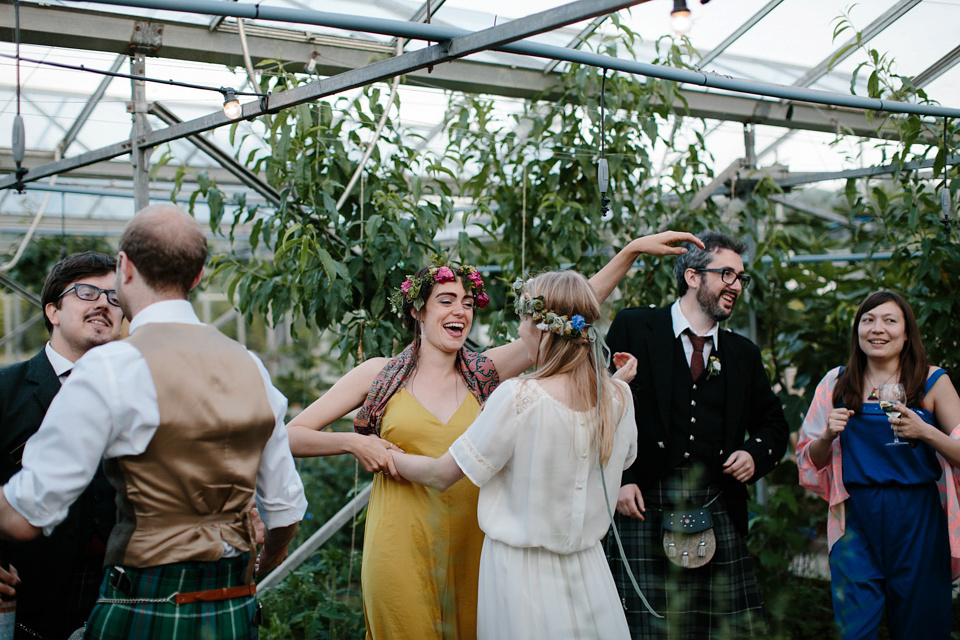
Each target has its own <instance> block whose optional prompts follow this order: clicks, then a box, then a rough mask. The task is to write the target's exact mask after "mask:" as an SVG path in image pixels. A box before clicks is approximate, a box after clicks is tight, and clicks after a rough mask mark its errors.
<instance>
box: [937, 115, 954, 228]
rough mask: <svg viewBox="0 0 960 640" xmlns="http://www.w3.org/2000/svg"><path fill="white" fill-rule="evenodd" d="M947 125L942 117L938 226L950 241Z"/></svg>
mask: <svg viewBox="0 0 960 640" xmlns="http://www.w3.org/2000/svg"><path fill="white" fill-rule="evenodd" d="M948 125H949V120H948V119H947V117H946V116H944V117H943V150H942V151H943V188H942V189H941V190H940V206H941V210H942V215H943V217H941V218H940V224H942V225H943V233H944V235H946V236H947V239H948V240H949V239H950V225H952V224H953V222H954V221H953V220H952V219H951V218H950V213H951V210H952V208H953V207H952V205H951V203H950V180H949V178H950V167H949V165H948V163H947V158H949V155H948V154H947V150H948V149H947V128H948Z"/></svg>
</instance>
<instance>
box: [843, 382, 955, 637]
mask: <svg viewBox="0 0 960 640" xmlns="http://www.w3.org/2000/svg"><path fill="white" fill-rule="evenodd" d="M943 373H944V372H943V370H938V371H937V372H936V373H934V374H933V375H932V376H930V378H929V379H928V380H927V385H926V389H925V390H924V393H926V392H928V391H930V389H931V388H932V387H933V384H934V382H936V381H937V379H938V378H939V377H940V376H941V375H943ZM911 408H912V407H911ZM914 411H916V412H917V414H918V415H920V417H921V418H923V420H924V421H926V422H927V423H929V424H934V417H933V415H932V414H931V413H930V412H929V411H927V410H926V409H918V408H914ZM892 441H893V431H892V430H891V428H890V423H889V422H888V420H887V416H886V414H884V413H883V412H882V411H881V410H880V406H879V405H878V404H877V403H875V402H864V403H863V409H862V410H861V412H860V413H857V414H855V415H853V416H852V417H851V418H850V420H849V422H848V423H847V427H846V429H845V430H844V431H843V432H842V433H841V434H840V446H841V448H842V451H843V460H842V462H843V483H844V485H845V486H846V489H847V492H848V493H849V494H850V498H849V499H848V500H846V501H845V503H844V504H845V509H846V530H845V532H844V534H843V537H841V538H840V540H838V541H837V543H836V544H835V545H834V546H833V549H832V550H831V551H830V572H831V576H832V580H831V582H832V591H833V610H834V615H835V617H836V621H837V628H838V631H839V632H840V636H841V637H842V638H843V639H844V640H854V639H856V640H859V639H861V638H870V639H872V638H876V637H877V634H878V630H879V625H880V619H881V618H882V617H883V611H884V608H886V611H887V624H888V627H889V629H890V637H891V638H892V639H893V640H906V639H908V638H916V639H918V640H920V639H923V640H937V639H942V640H949V638H950V623H951V620H950V617H951V600H950V598H951V591H950V590H951V579H950V543H949V540H948V538H947V520H946V514H945V513H944V511H943V508H942V507H941V506H940V495H939V491H938V489H937V486H936V482H937V480H938V479H939V478H940V475H941V467H940V464H939V462H938V460H937V457H936V453H935V452H934V450H933V449H932V448H931V447H930V446H928V445H926V444H924V443H922V442H921V443H919V444H918V445H917V446H916V447H913V446H887V443H888V442H892Z"/></svg>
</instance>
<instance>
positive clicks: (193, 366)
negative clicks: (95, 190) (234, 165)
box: [0, 205, 306, 640]
mask: <svg viewBox="0 0 960 640" xmlns="http://www.w3.org/2000/svg"><path fill="white" fill-rule="evenodd" d="M206 255H207V245H206V239H205V237H204V234H203V231H202V229H201V227H200V225H199V224H197V222H196V221H195V220H193V218H191V217H190V216H189V215H187V214H186V213H185V212H184V211H182V210H180V209H179V208H177V207H175V206H172V205H155V206H151V207H147V208H145V209H143V210H141V211H140V212H139V213H137V215H136V216H134V218H133V220H132V221H131V222H130V224H129V225H128V226H127V228H126V230H125V231H124V233H123V236H122V238H121V240H120V254H119V256H118V260H117V280H116V289H117V295H118V297H119V301H120V305H121V308H122V309H123V312H124V314H125V315H126V316H127V317H128V318H130V337H129V338H128V339H126V340H123V341H120V342H114V343H111V344H109V345H104V346H103V347H100V348H98V349H96V350H94V351H91V352H90V354H88V355H87V356H86V357H84V358H83V359H82V360H81V361H80V362H79V363H78V365H77V367H76V369H75V371H74V373H73V374H72V375H71V376H70V378H69V379H68V380H67V382H66V384H64V386H63V389H62V390H61V391H60V393H59V395H58V396H57V397H56V398H55V399H54V401H53V403H52V404H51V406H50V409H49V410H48V412H47V417H46V418H45V419H44V422H43V425H42V426H41V427H40V430H39V431H38V432H37V434H36V435H35V436H34V437H33V438H32V439H31V440H30V442H29V443H28V444H27V447H26V450H25V453H24V458H23V470H22V471H21V472H20V473H18V474H17V475H15V476H14V477H13V478H12V479H11V480H10V481H9V482H8V483H7V484H6V485H5V486H4V487H3V493H2V495H0V532H2V533H3V534H5V535H8V536H11V537H14V538H17V539H27V538H30V537H33V536H36V535H37V534H39V533H40V531H41V530H48V529H49V528H51V527H53V526H55V525H56V524H57V522H59V521H60V520H61V519H62V518H63V516H64V514H65V513H66V510H67V507H68V506H69V504H70V503H71V502H72V501H73V500H74V499H75V498H76V497H77V495H79V493H80V492H81V491H82V490H83V487H84V486H85V485H86V483H87V482H89V479H90V478H91V477H92V475H93V472H94V470H95V469H96V466H97V464H98V463H99V461H100V459H101V458H103V459H104V466H105V469H106V471H107V476H108V478H109V479H110V482H111V483H112V484H113V486H114V487H115V488H116V490H117V494H118V499H117V504H118V510H119V514H118V522H117V525H116V526H115V527H114V529H113V532H112V533H111V535H110V539H109V540H108V543H107V550H106V561H107V567H108V568H107V572H106V575H105V577H104V581H103V584H102V586H101V591H100V598H99V600H98V602H97V604H96V606H95V607H94V609H93V613H92V614H91V616H90V620H89V623H88V626H87V631H86V636H85V637H87V638H100V639H113V638H117V639H120V638H132V637H145V638H146V637H149V638H176V639H177V640H190V639H192V638H255V637H257V630H256V625H255V619H256V617H257V615H258V609H257V606H258V605H257V602H256V597H255V595H254V593H255V586H254V585H253V582H252V578H253V573H254V559H253V556H254V554H255V545H254V532H253V523H252V521H251V507H252V505H253V503H254V500H256V503H257V506H258V507H259V512H260V516H261V517H262V519H263V521H264V524H265V525H266V529H267V532H266V538H265V542H264V547H263V549H262V550H261V552H260V555H259V557H258V558H257V565H258V566H257V569H258V570H259V572H261V573H264V572H266V571H269V570H270V569H272V568H273V567H274V566H276V565H277V564H279V562H280V561H281V560H282V559H283V557H284V556H285V555H286V549H287V545H288V543H289V541H290V539H291V538H292V536H293V534H294V532H295V531H296V527H297V523H298V522H299V520H300V519H301V518H302V516H303V514H304V511H305V509H306V500H305V498H304V496H303V486H302V484H301V482H300V478H299V476H298V475H297V473H296V470H295V468H294V465H293V458H292V456H291V455H290V447H289V444H288V442H287V436H286V430H285V429H284V424H283V420H284V414H285V411H286V399H285V398H284V397H283V396H282V395H281V394H280V392H279V391H277V390H276V388H275V387H273V385H272V384H271V383H270V378H269V375H268V374H267V372H266V370H265V369H264V367H263V364H262V363H261V362H260V361H259V359H257V358H256V357H255V356H253V355H252V354H251V353H250V352H248V351H247V350H246V349H245V348H244V347H242V346H241V345H239V344H237V343H236V342H234V341H232V340H229V339H228V338H226V337H224V336H223V335H222V334H220V333H219V332H218V331H216V330H215V329H213V328H212V327H208V326H206V325H203V324H202V323H200V321H199V320H198V319H197V316H196V315H195V313H194V312H193V308H192V307H191V305H190V303H189V302H188V300H187V296H188V294H189V291H190V290H191V289H192V288H193V287H194V286H196V284H197V283H198V282H199V281H200V277H201V275H202V272H203V265H204V262H205V260H206Z"/></svg>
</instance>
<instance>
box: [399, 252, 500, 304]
mask: <svg viewBox="0 0 960 640" xmlns="http://www.w3.org/2000/svg"><path fill="white" fill-rule="evenodd" d="M458 279H459V280H460V281H461V282H462V283H463V284H464V286H465V287H469V288H470V291H471V292H472V293H473V301H474V304H476V305H477V308H479V309H483V308H484V307H485V306H487V305H488V304H489V303H490V297H489V296H488V295H487V294H486V292H485V291H484V288H483V277H482V276H481V275H480V272H479V271H477V269H476V267H473V266H471V265H469V264H461V265H447V264H445V263H444V262H443V260H442V259H440V258H439V257H438V256H434V257H433V260H432V264H431V265H430V267H429V269H428V271H427V272H426V273H424V274H423V275H422V276H420V277H419V278H418V277H416V276H415V275H408V276H407V277H406V279H405V280H404V281H403V282H401V283H400V288H399V289H397V290H395V291H394V292H393V293H392V294H391V295H390V305H391V306H392V307H393V309H394V311H397V312H401V311H402V310H403V305H404V304H407V303H409V304H412V305H413V307H414V308H415V309H417V310H418V311H419V310H420V309H422V308H423V305H424V304H426V300H425V299H424V298H423V297H422V296H421V295H420V293H421V292H422V291H427V290H428V289H429V288H430V284H431V283H434V284H443V283H444V282H456V281H457V280H458Z"/></svg>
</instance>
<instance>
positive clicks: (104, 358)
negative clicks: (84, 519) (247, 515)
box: [3, 300, 307, 535]
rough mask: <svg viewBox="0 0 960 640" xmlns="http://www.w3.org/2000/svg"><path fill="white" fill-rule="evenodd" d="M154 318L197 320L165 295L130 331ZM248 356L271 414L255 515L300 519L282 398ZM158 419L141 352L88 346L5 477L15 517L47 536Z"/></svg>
mask: <svg viewBox="0 0 960 640" xmlns="http://www.w3.org/2000/svg"><path fill="white" fill-rule="evenodd" d="M154 322H176V323H183V324H201V322H200V320H199V319H198V318H197V316H196V314H195V313H194V311H193V307H191V306H190V303H189V302H187V301H186V300H168V301H163V302H157V303H155V304H152V305H150V306H149V307H147V308H145V309H143V310H142V311H141V312H140V313H138V314H137V315H136V317H135V318H134V319H133V321H132V322H131V323H130V333H133V332H134V331H136V330H137V328H139V327H141V326H143V325H145V324H148V323H154ZM250 357H251V358H253V360H254V362H256V364H257V368H258V369H259V370H260V374H261V376H262V377H263V384H264V387H265V388H266V392H267V399H268V400H269V402H270V407H271V408H272V409H273V413H274V416H275V417H276V427H275V428H274V431H273V434H272V435H271V436H270V438H269V439H268V440H267V444H266V446H265V447H264V450H263V455H262V457H261V459H260V468H259V471H258V472H257V489H256V499H257V506H258V508H259V511H260V517H261V518H262V519H263V522H264V524H265V525H266V527H267V528H268V529H274V528H277V527H283V526H286V525H289V524H293V523H294V522H298V521H299V520H300V519H301V518H302V517H303V514H304V512H305V511H306V508H307V500H306V497H305V496H304V494H303V484H302V482H301V481H300V476H299V475H298V474H297V470H296V467H295V466H294V463H293V456H292V455H291V454H290V443H289V441H288V440H287V430H286V429H285V428H284V418H285V414H286V410H287V399H286V398H285V397H284V396H283V394H281V393H280V392H279V391H278V390H277V389H276V387H274V386H273V384H272V383H271V382H270V375H269V374H268V373H267V370H266V369H265V368H264V366H263V363H262V362H260V359H259V358H257V357H256V356H255V355H254V354H253V353H250ZM159 424H160V410H159V408H158V406H157V390H156V387H155V386H154V384H153V378H152V377H151V375H150V369H149V368H148V366H147V362H146V360H144V358H143V356H142V355H140V352H139V351H137V349H136V348H135V347H134V346H133V345H131V344H129V343H127V342H122V341H119V342H110V343H108V344H104V345H101V346H99V347H97V348H96V349H91V350H90V351H88V352H87V353H86V354H84V356H83V357H82V358H80V359H79V360H77V362H76V364H75V365H74V367H73V373H72V374H71V375H70V377H68V378H67V379H66V381H65V382H64V384H63V387H62V388H61V389H60V392H59V393H58V394H57V396H56V397H55V398H54V400H53V403H52V404H51V405H50V408H49V409H48V410H47V414H46V417H45V418H44V420H43V424H41V425H40V430H39V431H37V433H36V434H35V435H34V436H33V437H31V438H30V440H28V441H27V446H26V448H25V449H24V454H23V470H22V471H20V472H19V473H17V474H16V475H14V476H13V477H12V478H10V481H9V482H8V483H7V484H6V485H5V486H4V487H3V493H4V495H5V496H6V498H7V501H8V502H9V503H10V505H11V506H12V507H13V508H14V509H15V510H16V511H17V512H18V513H19V514H20V515H22V516H23V517H24V518H26V519H27V521H28V522H29V523H30V524H32V525H33V526H35V527H41V528H43V529H44V533H46V534H47V535H49V533H50V532H51V531H52V530H53V528H54V527H55V526H56V525H57V524H59V523H60V522H61V521H63V519H64V518H65V517H66V516H67V510H68V508H69V507H70V505H71V504H72V503H73V501H74V500H76V499H77V497H78V496H79V495H80V493H81V492H83V490H84V488H86V486H87V485H88V484H89V483H90V480H91V479H92V478H93V475H94V473H95V472H96V470H97V467H98V465H99V464H100V460H101V458H116V457H120V456H135V455H138V454H141V453H143V452H144V451H146V449H147V446H148V445H149V444H150V440H151V439H152V438H153V435H154V433H155V432H156V430H157V427H158V426H159Z"/></svg>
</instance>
